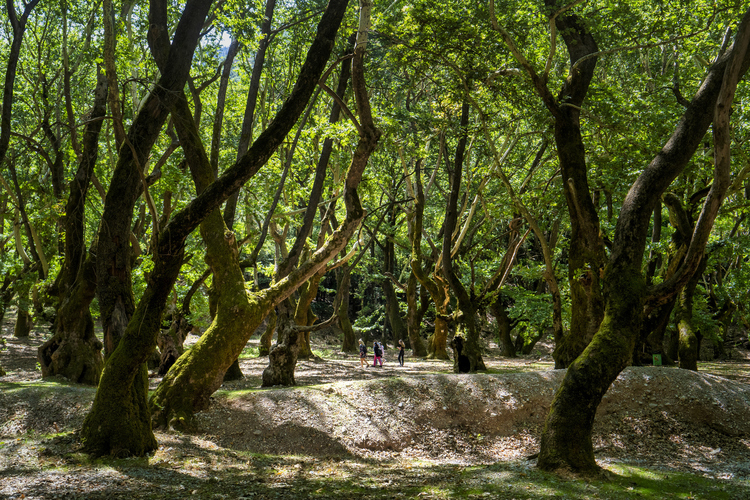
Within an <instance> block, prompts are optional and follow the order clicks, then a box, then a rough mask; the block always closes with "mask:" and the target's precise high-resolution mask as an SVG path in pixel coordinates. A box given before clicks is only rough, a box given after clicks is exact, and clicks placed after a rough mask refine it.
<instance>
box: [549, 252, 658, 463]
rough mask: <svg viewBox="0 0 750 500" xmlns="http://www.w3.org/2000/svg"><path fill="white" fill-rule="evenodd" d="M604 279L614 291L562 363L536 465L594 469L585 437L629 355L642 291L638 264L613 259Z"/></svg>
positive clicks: (588, 434)
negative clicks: (590, 334)
mask: <svg viewBox="0 0 750 500" xmlns="http://www.w3.org/2000/svg"><path fill="white" fill-rule="evenodd" d="M605 281H606V283H607V284H608V286H609V289H610V290H613V291H614V290H617V293H612V294H610V296H609V298H608V301H607V312H606V314H605V317H604V320H603V322H602V324H601V326H600V328H599V331H598V332H597V334H596V335H595V336H594V339H593V340H592V342H591V343H589V345H588V346H587V347H586V349H585V350H584V353H583V354H582V355H581V356H579V357H578V358H577V359H575V360H574V361H573V363H572V364H571V365H570V367H568V372H567V373H566V376H565V378H564V379H563V382H562V385H561V386H560V388H559V389H558V390H557V392H556V394H555V398H554V399H553V401H552V406H551V407H550V412H549V414H548V416H547V420H546V421H545V425H544V431H543V433H542V440H541V444H540V454H539V460H538V465H539V467H540V468H541V469H543V470H555V469H568V470H571V471H572V472H576V473H583V474H589V473H596V472H597V471H598V466H597V465H596V461H595V459H594V447H593V443H592V441H591V430H592V428H593V425H594V416H595V415H596V408H597V407H598V405H599V403H600V402H601V399H602V397H603V396H604V394H605V393H606V392H607V389H609V386H610V384H611V383H612V382H613V381H614V380H615V379H616V378H617V375H619V373H620V371H622V369H623V368H625V367H626V366H627V365H628V363H629V361H630V354H631V353H632V352H633V346H634V345H635V335H634V334H633V332H637V331H638V329H639V328H640V326H641V325H640V323H641V314H639V311H642V310H643V300H644V298H645V292H646V290H645V283H644V282H643V278H642V277H641V274H640V266H637V267H630V268H628V267H621V266H616V265H614V264H613V265H612V267H611V268H608V270H607V272H606V274H605Z"/></svg>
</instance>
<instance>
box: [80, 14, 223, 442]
mask: <svg viewBox="0 0 750 500" xmlns="http://www.w3.org/2000/svg"><path fill="white" fill-rule="evenodd" d="M211 3H212V2H211V1H210V0H188V2H187V4H186V5H185V7H184V9H183V13H182V17H181V19H180V21H179V23H178V26H177V28H176V30H175V36H174V41H173V44H172V48H171V50H170V51H169V56H168V59H167V64H166V65H165V68H166V70H165V71H163V72H162V76H161V78H160V79H159V82H158V84H157V85H155V86H154V87H153V89H152V90H151V92H150V94H149V96H148V97H147V99H146V100H145V102H144V103H143V105H142V106H141V107H140V108H139V112H138V115H137V116H136V118H135V120H134V122H133V124H132V126H131V128H130V131H129V134H128V140H129V143H130V145H132V146H133V147H132V148H131V147H123V148H121V149H120V151H119V157H118V161H117V165H116V167H115V171H114V173H113V176H112V183H111V184H110V189H109V191H108V196H107V197H106V200H105V204H104V212H103V214H102V224H101V226H100V228H99V245H98V251H97V295H98V297H99V305H100V311H101V315H102V324H103V326H104V331H105V335H106V337H105V338H107V339H108V340H109V342H110V347H111V348H114V350H113V351H112V352H111V354H110V356H109V359H108V361H107V363H106V366H105V369H104V371H103V373H102V376H101V380H100V381H99V386H98V389H97V393H96V397H95V399H94V404H93V406H92V409H91V411H90V412H89V414H88V415H87V417H86V420H85V421H84V424H83V428H82V429H81V433H80V435H81V439H82V441H83V444H84V447H85V449H86V450H87V451H88V452H90V453H92V454H95V455H104V454H119V453H128V454H136V455H143V454H145V453H148V452H149V451H152V450H153V449H155V447H156V439H155V438H154V435H153V432H152V430H151V416H150V414H149V411H148V406H147V403H146V395H147V389H148V373H147V369H146V366H145V364H144V363H145V361H146V360H147V359H148V357H149V356H150V354H151V351H153V349H154V347H155V345H156V337H157V334H158V331H159V328H160V325H161V315H162V312H163V310H164V307H165V304H166V301H167V298H168V296H169V292H170V290H171V288H172V285H173V284H174V281H175V280H176V278H177V275H178V273H179V269H180V265H181V264H182V258H183V255H184V252H183V250H184V242H185V238H186V237H187V234H188V233H189V232H190V231H192V229H193V228H194V227H195V225H197V224H198V223H199V222H200V220H201V218H202V217H205V215H202V216H201V215H196V217H195V218H194V219H191V218H190V217H186V215H187V214H194V213H195V208H194V207H195V205H194V204H195V200H194V202H193V204H192V205H189V206H188V207H187V208H186V209H184V210H183V211H181V212H180V213H178V214H177V215H176V218H177V221H176V223H175V225H174V226H170V227H168V228H165V231H164V234H163V235H161V236H162V237H164V238H165V239H164V240H162V239H161V238H160V239H159V242H158V244H156V245H155V247H156V248H155V253H154V269H153V271H152V273H151V275H150V277H149V282H148V285H147V287H146V290H145V291H144V293H143V295H142V297H141V300H140V302H139V305H138V309H136V310H135V312H134V314H133V316H132V318H131V317H130V314H128V313H130V312H132V311H133V308H132V303H133V296H132V289H131V275H130V245H129V238H130V230H131V221H132V214H133V208H134V204H135V201H136V198H137V196H138V195H139V194H140V191H141V189H143V188H144V185H143V181H142V177H141V175H134V172H141V173H142V172H143V170H142V168H143V165H145V164H146V160H147V158H148V156H149V154H150V152H151V149H152V147H153V144H154V143H155V141H156V139H157V137H158V135H159V132H160V131H161V127H162V125H163V124H164V121H165V120H166V118H167V116H168V115H169V112H170V109H171V107H172V106H173V104H174V102H175V99H176V96H177V92H179V91H180V90H181V89H182V88H183V87H184V84H185V82H186V81H187V77H188V74H189V71H190V66H191V62H192V55H193V50H194V48H195V45H196V43H197V41H198V37H199V35H200V31H201V29H202V27H203V23H204V20H205V18H206V15H207V13H208V11H209V9H210V6H211ZM157 7H158V6H156V5H155V4H152V12H151V13H152V14H158V12H154V10H155V9H157ZM164 9H165V10H166V6H164ZM115 90H116V89H115ZM135 154H137V157H136V156H134V155H135ZM221 194H223V193H221ZM219 197H220V196H219ZM219 202H220V201H219V200H216V201H215V203H216V204H218V203H219ZM209 206H210V203H209ZM191 210H192V211H191ZM199 214H200V212H199ZM196 219H197V220H196ZM188 221H190V222H188ZM130 319H132V320H133V322H130V321H129V320H130ZM122 323H126V324H127V325H128V327H127V329H126V330H125V334H124V335H122V338H123V339H125V341H124V342H120V341H119V339H117V337H119V336H121V335H120V334H121V330H120V328H119V325H120V324H122Z"/></svg>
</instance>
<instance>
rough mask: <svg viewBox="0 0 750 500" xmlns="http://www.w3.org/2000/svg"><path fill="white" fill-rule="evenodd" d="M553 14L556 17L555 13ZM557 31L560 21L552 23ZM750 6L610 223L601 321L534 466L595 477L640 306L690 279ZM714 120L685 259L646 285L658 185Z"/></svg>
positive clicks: (719, 177) (721, 175) (724, 168)
mask: <svg viewBox="0 0 750 500" xmlns="http://www.w3.org/2000/svg"><path fill="white" fill-rule="evenodd" d="M558 19H559V18H558ZM558 28H559V26H558ZM749 43H750V10H748V11H746V13H745V15H744V17H743V18H742V21H741V23H740V25H739V28H738V31H737V36H736V38H735V42H734V44H733V45H732V47H731V48H730V49H729V50H728V51H727V52H726V54H724V55H723V56H722V57H721V58H720V59H719V60H718V61H717V63H716V64H714V65H713V66H712V67H711V68H710V70H709V72H708V75H707V77H706V78H705V79H704V81H703V84H702V85H701V87H700V89H699V90H698V92H697V93H696V95H695V97H694V98H693V100H692V101H691V102H690V105H689V106H688V107H687V109H686V111H685V113H684V114H683V116H682V118H681V119H680V121H679V123H678V124H677V126H676V129H675V131H674V133H673V134H672V136H671V137H670V139H669V140H668V141H667V143H666V144H665V146H664V147H663V148H662V150H661V151H659V153H658V154H657V155H656V157H655V158H654V159H653V160H652V161H651V163H650V164H649V165H648V166H647V167H646V168H645V170H644V172H643V173H642V174H641V175H640V176H639V177H638V178H637V179H636V181H635V182H634V183H633V185H632V187H631V189H630V191H629V193H628V195H627V197H626V198H625V200H624V202H623V204H622V208H621V210H620V216H619V218H618V221H617V226H616V228H615V238H614V241H613V246H612V254H611V257H610V260H609V264H608V265H607V267H606V269H605V273H604V297H605V300H606V309H605V316H604V320H603V321H602V323H601V325H600V327H599V330H598V331H597V333H596V335H595V336H594V338H593V340H592V342H591V343H590V344H589V345H588V347H587V348H586V349H585V350H584V352H583V353H582V354H581V356H579V357H578V358H576V359H575V360H574V361H573V363H572V364H571V365H570V367H569V368H568V371H567V373H566V374H565V378H564V379H563V382H562V384H561V386H560V388H559V389H558V390H557V392H556V393H555V397H554V399H553V402H552V405H551V407H550V412H549V414H548V415H547V419H546V421H545V425H544V431H543V434H542V439H541V446H540V454H539V460H538V466H539V467H540V468H541V469H543V470H558V469H567V470H571V471H573V472H578V473H581V474H596V473H598V472H599V468H598V466H597V464H596V461H595V460H594V450H593V444H592V439H591V431H592V428H593V423H594V416H595V415H596V410H597V408H598V406H599V403H600V402H601V399H602V397H603V396H604V394H605V393H606V391H607V389H608V388H609V386H610V384H611V383H612V382H613V381H614V380H615V378H616V377H617V376H618V374H619V373H620V371H621V370H622V369H623V368H624V367H625V366H626V365H627V363H628V361H629V360H630V357H631V354H632V352H633V346H634V345H635V340H636V337H637V334H638V332H639V331H640V328H641V322H642V317H643V308H644V304H650V305H652V306H653V305H659V304H661V303H665V302H666V301H667V300H669V299H670V298H671V297H672V296H674V294H676V293H677V291H679V290H680V289H681V288H682V287H683V286H684V285H685V284H686V283H687V281H689V280H690V279H691V277H692V276H693V274H694V273H695V271H696V269H697V268H698V265H699V263H700V260H701V256H702V255H703V252H704V249H705V245H706V242H707V241H708V237H709V234H710V231H711V228H712V226H713V221H714V219H715V217H716V215H717V214H718V210H719V207H720V206H721V200H722V199H723V196H724V193H725V192H726V189H727V187H728V186H729V135H728V131H729V121H728V117H729V110H730V108H731V102H732V100H733V98H734V91H735V89H736V86H737V82H738V80H739V78H740V77H741V75H742V74H744V72H745V71H746V70H747V67H748V65H750V60H749V59H748V57H746V56H747V52H748V51H747V48H748V44H749ZM712 121H713V122H714V134H713V136H714V145H715V146H714V149H715V158H716V161H715V166H714V183H713V185H712V187H711V190H710V192H709V194H708V196H707V198H706V201H705V203H704V205H703V210H702V212H701V216H700V217H699V219H698V223H697V224H696V228H695V231H694V232H693V238H692V240H691V245H690V249H689V250H688V252H687V257H686V259H685V263H684V264H683V265H682V266H681V268H680V270H679V271H678V272H677V273H676V274H675V275H674V276H673V277H672V278H670V279H669V280H667V281H665V282H663V283H662V284H660V285H657V286H655V287H652V288H651V289H649V290H647V288H646V282H645V279H644V277H643V275H642V274H641V272H642V267H643V266H642V262H643V256H644V255H643V254H644V250H645V247H646V238H647V235H648V229H649V222H650V219H651V214H652V213H653V210H654V207H655V206H656V203H657V202H658V200H659V197H660V196H661V195H662V193H663V192H664V190H665V189H666V188H667V187H668V186H669V185H670V184H671V183H672V181H673V180H674V179H675V178H676V177H677V176H678V175H679V174H680V173H681V172H682V170H683V169H684V168H685V166H686V165H687V163H688V161H689V160H690V158H691V157H692V156H693V154H694V153H695V150H696V148H697V147H698V146H699V145H700V143H701V141H702V140H703V137H704V135H705V132H706V130H707V129H708V126H709V125H710V124H711V122H712Z"/></svg>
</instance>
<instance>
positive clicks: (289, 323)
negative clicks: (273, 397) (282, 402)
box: [261, 303, 300, 387]
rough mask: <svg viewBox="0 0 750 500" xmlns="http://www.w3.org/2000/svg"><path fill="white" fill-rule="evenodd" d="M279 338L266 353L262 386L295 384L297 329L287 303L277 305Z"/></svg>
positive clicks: (297, 346) (297, 348)
mask: <svg viewBox="0 0 750 500" xmlns="http://www.w3.org/2000/svg"><path fill="white" fill-rule="evenodd" d="M278 310H279V312H278V319H279V320H280V321H279V340H278V342H277V343H276V345H275V346H274V347H273V349H271V353H270V354H269V355H268V357H269V360H270V362H269V363H268V366H267V367H266V368H265V370H263V377H262V383H261V385H262V387H272V386H274V385H285V386H291V385H295V382H294V368H295V366H296V365H297V353H298V351H299V344H300V342H299V339H298V336H299V331H298V330H297V328H295V326H296V325H295V324H294V318H293V317H292V311H291V310H290V308H289V307H288V304H286V303H282V304H280V305H279V307H278Z"/></svg>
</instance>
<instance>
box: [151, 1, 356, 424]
mask: <svg viewBox="0 0 750 500" xmlns="http://www.w3.org/2000/svg"><path fill="white" fill-rule="evenodd" d="M345 8H346V1H343V0H342V1H332V2H330V3H329V4H328V8H327V9H326V12H325V13H324V15H323V19H322V20H321V23H320V24H319V32H318V33H319V35H318V37H317V38H316V40H315V41H314V42H313V45H312V46H311V47H310V50H309V51H308V61H307V63H306V64H305V65H303V69H302V73H301V74H300V77H299V78H298V83H297V86H296V87H295V91H294V92H293V94H292V96H290V98H289V99H288V100H287V101H286V104H285V107H284V108H282V109H281V110H280V112H279V114H278V115H277V118H276V119H275V120H274V122H272V123H271V124H270V125H269V126H268V128H267V129H266V131H265V132H264V133H263V134H261V136H260V137H259V138H258V140H256V141H255V143H254V144H253V146H252V147H251V148H250V150H249V151H248V153H247V155H246V156H245V157H243V161H242V162H240V164H239V165H242V164H243V163H244V158H247V157H248V156H251V157H255V156H256V155H257V153H256V151H258V152H259V151H263V155H262V157H261V158H263V160H264V161H265V160H267V158H268V157H269V156H270V154H269V153H270V152H271V151H273V149H274V148H276V147H278V145H279V143H280V142H281V139H283V137H284V136H285V134H286V133H287V132H288V131H289V129H290V128H291V126H292V125H293V123H294V122H295V121H296V119H297V117H299V116H300V114H301V112H302V109H303V108H300V107H299V106H300V105H302V106H303V107H304V105H305V104H306V102H307V100H308V99H309V97H310V95H311V94H312V85H314V84H315V82H317V80H318V79H319V77H320V74H321V73H322V69H323V67H324V65H325V61H327V59H328V57H329V56H330V51H331V48H332V46H333V42H332V41H333V37H334V36H335V33H336V30H337V29H338V25H339V23H340V21H341V18H342V17H343V14H344V11H345ZM300 95H305V98H304V101H303V100H302V99H301V97H300ZM287 107H292V108H293V109H295V112H297V113H298V114H296V115H294V116H292V117H291V118H292V119H291V120H290V116H289V110H288V109H285V108H287ZM282 117H283V118H282ZM281 127H283V130H284V132H283V134H280V133H279V129H280V128H281ZM269 141H272V143H271V145H270V146H271V147H272V148H271V149H270V150H269V149H268V148H269V144H268V142H269ZM258 159H260V158H258ZM259 166H260V165H256V168H255V169H254V170H256V171H257V167H259ZM364 166H365V165H364V164H356V165H353V167H352V168H351V169H350V172H349V176H348V178H347V180H348V181H354V180H356V182H355V183H354V184H353V185H351V184H350V185H349V186H348V187H349V188H350V189H348V190H346V191H345V193H344V201H345V203H346V205H347V208H348V210H347V214H348V215H347V218H346V220H345V221H344V222H343V223H342V225H341V227H340V228H339V229H337V230H336V231H335V232H334V233H333V235H332V236H331V237H330V238H329V239H328V242H327V244H326V245H325V246H324V247H323V248H321V249H320V250H319V251H318V252H316V253H315V254H313V255H312V257H311V258H310V260H308V261H306V262H305V263H304V264H302V265H301V266H299V267H298V268H297V269H296V270H294V271H293V272H292V273H290V274H289V275H288V276H287V278H285V279H282V280H280V281H279V282H277V283H275V284H273V285H272V286H271V287H270V288H267V289H265V290H261V291H259V292H256V293H249V297H248V299H247V304H248V311H247V314H246V315H245V316H244V317H245V318H246V322H247V325H248V326H247V328H246V331H248V332H250V334H252V332H253V331H254V330H255V329H256V328H257V326H258V325H260V323H261V322H262V320H263V317H264V316H265V315H266V314H268V313H269V312H270V311H271V309H273V308H274V307H276V306H277V305H278V304H280V303H281V302H282V301H283V300H285V299H286V298H288V297H289V296H290V295H291V294H292V293H293V292H294V291H295V290H296V289H297V288H298V287H299V286H300V285H301V284H302V283H304V282H305V281H307V280H308V279H310V278H311V277H312V276H313V275H315V274H316V273H317V272H318V271H320V269H321V268H322V267H323V266H325V264H326V263H327V262H328V260H330V259H331V258H332V257H333V256H334V255H335V254H336V253H338V252H339V251H341V249H342V248H343V247H344V246H345V245H346V242H347V241H348V239H349V237H350V236H351V234H352V233H353V231H354V229H355V228H356V227H357V226H358V224H359V222H360V221H361V219H362V217H363V216H364V213H363V211H362V210H361V207H360V206H359V200H358V198H357V195H356V191H355V190H354V189H355V188H356V184H357V183H358V182H359V179H361V176H362V172H363V170H364ZM232 172H233V169H229V170H228V171H227V172H226V173H225V174H224V175H222V177H220V178H219V179H217V181H216V182H214V183H212V184H211V186H209V188H207V189H206V191H204V192H203V193H202V194H205V195H209V194H211V193H212V188H213V187H214V186H215V185H216V184H217V183H218V184H220V185H221V184H222V183H223V179H225V178H227V176H231V175H232ZM252 173H254V172H252ZM248 177H249V175H248ZM246 178H247V177H244V179H246ZM236 186H237V183H236V182H232V183H231V184H230V187H236ZM231 191H233V189H232V190H229V192H231ZM223 193H227V191H224V192H223ZM200 198H201V196H199V197H198V198H197V199H200ZM194 203H195V202H194ZM212 206H215V205H212ZM220 316H222V317H223V315H219V314H217V318H219V317H220ZM230 316H231V315H230ZM229 319H231V318H227V320H229ZM216 331H217V330H216V329H214V330H213V331H212V329H211V328H209V330H207V331H206V332H205V333H204V334H203V336H202V337H201V339H200V340H199V341H198V343H196V345H195V346H193V348H192V349H191V350H190V351H189V352H188V353H186V354H185V355H183V356H182V357H181V358H180V359H179V360H178V361H177V363H175V365H174V366H173V367H172V369H171V370H170V371H169V373H167V376H166V377H165V378H164V380H163V381H162V383H161V384H160V385H159V387H158V388H157V390H156V391H155V392H154V394H153V396H152V398H151V400H150V405H151V407H152V409H153V411H154V420H155V422H157V423H158V424H159V425H169V424H172V425H175V424H177V425H179V424H180V423H181V422H182V421H183V419H184V418H187V417H188V416H189V415H190V414H192V412H193V411H196V410H200V409H202V408H205V405H206V404H207V403H208V400H209V397H210V395H211V394H212V393H213V392H214V391H215V390H216V388H218V387H219V385H220V383H221V376H222V375H223V373H224V371H225V370H226V368H227V367H228V366H229V364H230V363H231V362H232V361H233V360H234V359H235V358H236V357H237V356H238V355H239V353H240V352H241V350H242V348H243V347H244V345H245V344H246V342H247V340H248V339H247V338H223V337H221V336H220V335H217V334H216ZM271 354H273V350H272V353H271Z"/></svg>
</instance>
